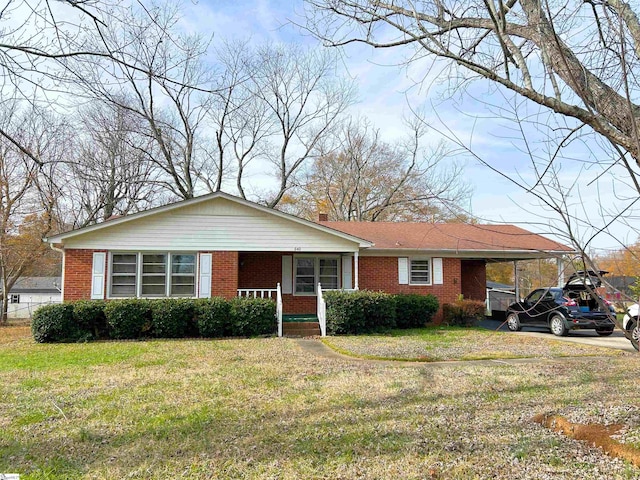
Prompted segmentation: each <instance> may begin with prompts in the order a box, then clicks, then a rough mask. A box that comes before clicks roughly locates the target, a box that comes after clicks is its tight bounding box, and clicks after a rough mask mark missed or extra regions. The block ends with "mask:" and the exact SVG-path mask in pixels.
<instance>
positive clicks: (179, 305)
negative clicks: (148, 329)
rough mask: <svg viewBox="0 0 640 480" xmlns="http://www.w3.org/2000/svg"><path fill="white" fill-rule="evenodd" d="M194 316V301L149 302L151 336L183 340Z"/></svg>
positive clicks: (183, 299)
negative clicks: (151, 325)
mask: <svg viewBox="0 0 640 480" xmlns="http://www.w3.org/2000/svg"><path fill="white" fill-rule="evenodd" d="M193 316H194V301H193V300H192V299H188V298H163V299H161V300H152V301H151V323H152V324H153V335H154V336H155V337H159V338H184V337H185V336H186V335H187V332H188V331H189V330H190V326H191V325H192V323H193Z"/></svg>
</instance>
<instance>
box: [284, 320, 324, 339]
mask: <svg viewBox="0 0 640 480" xmlns="http://www.w3.org/2000/svg"><path fill="white" fill-rule="evenodd" d="M282 334H283V335H284V336H286V337H311V336H316V335H320V324H319V323H318V322H283V323H282Z"/></svg>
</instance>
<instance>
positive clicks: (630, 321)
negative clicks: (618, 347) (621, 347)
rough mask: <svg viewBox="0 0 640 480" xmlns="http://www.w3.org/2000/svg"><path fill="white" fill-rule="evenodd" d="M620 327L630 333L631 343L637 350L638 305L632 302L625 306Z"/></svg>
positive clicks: (639, 323) (639, 327) (638, 330)
mask: <svg viewBox="0 0 640 480" xmlns="http://www.w3.org/2000/svg"><path fill="white" fill-rule="evenodd" d="M622 328H624V329H625V330H626V331H627V332H629V333H630V334H631V335H630V336H631V344H632V345H633V348H635V349H636V350H638V341H639V338H638V337H640V305H638V304H637V303H634V304H633V305H631V306H630V307H629V308H627V313H626V314H625V316H624V318H623V319H622Z"/></svg>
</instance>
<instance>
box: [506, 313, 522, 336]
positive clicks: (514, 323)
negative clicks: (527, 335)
mask: <svg viewBox="0 0 640 480" xmlns="http://www.w3.org/2000/svg"><path fill="white" fill-rule="evenodd" d="M507 328H508V329H509V330H511V331H512V332H519V331H520V330H522V325H520V320H519V319H518V314H517V313H510V314H509V315H507Z"/></svg>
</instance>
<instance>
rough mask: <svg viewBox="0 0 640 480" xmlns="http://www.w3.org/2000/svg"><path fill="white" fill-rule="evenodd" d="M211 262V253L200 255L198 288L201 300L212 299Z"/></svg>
mask: <svg viewBox="0 0 640 480" xmlns="http://www.w3.org/2000/svg"><path fill="white" fill-rule="evenodd" d="M211 260H212V255H211V254H210V253H201V254H200V284H199V288H198V297H199V298H209V297H211Z"/></svg>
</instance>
